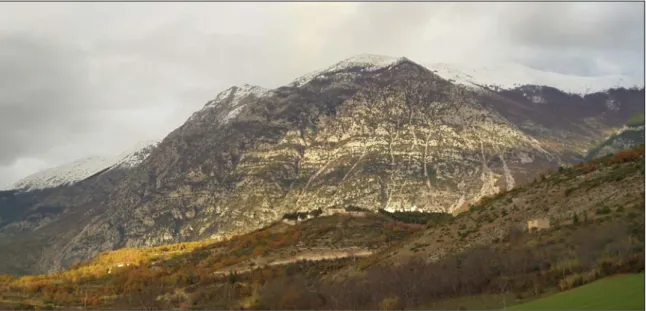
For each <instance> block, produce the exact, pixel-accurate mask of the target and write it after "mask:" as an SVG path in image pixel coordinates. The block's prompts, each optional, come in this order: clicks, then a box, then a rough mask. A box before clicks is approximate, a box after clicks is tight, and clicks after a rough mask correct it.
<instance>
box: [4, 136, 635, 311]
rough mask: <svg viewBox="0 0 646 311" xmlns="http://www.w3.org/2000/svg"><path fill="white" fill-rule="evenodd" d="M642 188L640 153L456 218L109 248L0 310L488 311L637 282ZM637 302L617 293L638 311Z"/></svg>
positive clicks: (9, 281) (312, 225) (384, 218)
mask: <svg viewBox="0 0 646 311" xmlns="http://www.w3.org/2000/svg"><path fill="white" fill-rule="evenodd" d="M643 189H644V149H643V146H642V147H641V148H635V149H633V150H623V151H620V152H618V153H616V154H614V155H610V156H606V157H602V158H599V159H594V160H592V161H588V162H585V163H581V164H577V165H574V166H571V167H567V168H561V169H559V170H558V171H555V172H551V173H550V174H548V175H544V176H543V177H541V178H537V180H536V181H534V182H532V183H531V184H527V185H525V186H519V187H517V188H515V189H514V190H512V191H507V192H504V193H499V194H497V195H495V196H491V197H486V198H484V199H482V200H481V201H480V202H478V203H477V204H474V205H472V206H471V207H470V208H469V209H468V210H467V211H465V212H463V213H461V214H459V215H457V216H451V215H447V214H443V213H424V212H400V213H389V212H386V211H383V210H380V211H378V212H375V213H371V212H365V211H363V213H355V214H335V215H325V214H323V215H321V214H318V215H310V216H313V217H309V218H308V219H303V220H302V221H299V222H298V223H290V222H289V221H276V222H274V223H271V224H270V225H268V226H266V227H263V228H261V229H259V230H256V231H253V232H250V233H247V234H244V235H239V236H233V237H232V238H231V239H228V240H225V241H199V242H189V243H179V244H171V245H164V246H157V247H149V248H130V249H120V250H116V251H108V252H103V253H101V254H100V255H99V256H97V257H95V258H92V259H91V260H87V261H85V262H82V263H79V264H77V265H75V266H74V267H72V268H70V269H68V270H65V271H61V272H59V273H53V274H47V275H39V276H24V277H10V276H0V292H2V295H3V299H2V300H0V308H3V309H21V310H26V309H34V307H35V308H36V309H44V310H48V309H79V308H84V309H87V308H90V309H97V310H98V309H110V310H114V309H133V308H142V309H147V310H164V309H166V310H168V309H188V308H190V309H194V310H195V309H204V310H225V309H227V310H230V309H245V310H288V309H299V310H312V309H318V310H374V309H377V308H379V309H384V310H392V309H400V310H413V309H438V310H451V309H473V310H489V309H491V310H500V309H505V308H506V307H508V306H510V305H512V304H521V303H524V302H527V301H531V300H535V299H538V298H542V297H545V296H546V295H551V294H553V293H554V292H559V291H566V290H569V289H571V288H572V287H577V286H581V285H584V284H586V283H591V282H593V281H595V280H597V279H601V278H606V277H613V279H617V277H618V275H620V274H633V273H639V272H642V274H641V275H639V274H637V275H634V277H635V279H636V280H637V283H639V280H640V279H641V280H642V281H643V269H644V194H643ZM349 210H350V209H349ZM354 210H355V211H356V210H357V209H356V208H355V209H354ZM288 218H289V217H288ZM533 220H544V221H543V222H542V226H541V227H540V230H527V226H528V224H530V223H531V221H533ZM151 284H152V285H153V286H151ZM635 285H636V286H637V285H639V284H635ZM611 292H612V291H611ZM642 292H643V288H641V291H640V288H637V289H635V290H633V292H631V294H630V295H627V297H630V300H631V302H632V300H633V299H634V302H638V303H641V307H642V309H643V296H641V297H640V296H639V295H641V293H642ZM557 296H562V295H557ZM640 298H642V299H640ZM634 302H633V303H634ZM638 306H639V305H637V307H638ZM637 307H635V308H634V309H638V308H637Z"/></svg>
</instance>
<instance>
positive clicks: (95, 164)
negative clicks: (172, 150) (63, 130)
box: [7, 141, 159, 191]
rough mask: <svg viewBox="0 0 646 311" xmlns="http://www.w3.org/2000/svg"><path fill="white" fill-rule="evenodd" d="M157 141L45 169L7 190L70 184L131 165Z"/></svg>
mask: <svg viewBox="0 0 646 311" xmlns="http://www.w3.org/2000/svg"><path fill="white" fill-rule="evenodd" d="M158 143H159V142H156V141H146V142H140V143H138V144H137V145H136V146H134V147H133V148H131V149H129V150H127V151H125V152H123V153H121V154H119V155H117V156H110V157H108V156H91V157H87V158H84V159H80V160H76V161H74V162H71V163H67V164H64V165H61V166H58V167H54V168H50V169H46V170H43V171H40V172H37V173H34V174H32V175H29V176H27V177H25V178H23V179H21V180H19V181H17V182H16V183H14V184H13V186H11V187H10V189H7V190H12V189H16V190H21V191H30V190H37V189H46V188H55V187H59V186H70V185H73V184H74V183H77V182H79V181H82V180H84V179H86V178H89V177H91V176H93V175H95V174H100V173H102V172H105V171H106V170H110V169H114V168H129V167H133V166H136V165H138V164H139V163H141V162H142V161H143V160H145V159H146V157H148V155H150V153H151V152H152V150H153V149H154V148H155V146H156V145H157V144H158Z"/></svg>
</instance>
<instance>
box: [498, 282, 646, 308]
mask: <svg viewBox="0 0 646 311" xmlns="http://www.w3.org/2000/svg"><path fill="white" fill-rule="evenodd" d="M508 310H644V273H640V274H632V275H624V276H615V277H609V278H605V279H601V280H599V281H596V282H593V283H590V284H588V285H584V286H581V287H578V288H575V289H572V290H569V291H565V292H561V293H558V294H554V295H552V296H549V297H545V298H541V299H538V300H534V301H531V302H528V303H524V304H520V305H516V306H512V307H510V308H508Z"/></svg>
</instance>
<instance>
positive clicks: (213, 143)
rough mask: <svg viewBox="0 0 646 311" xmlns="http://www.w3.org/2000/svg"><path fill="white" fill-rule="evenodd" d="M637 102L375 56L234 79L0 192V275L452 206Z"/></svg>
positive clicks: (604, 125)
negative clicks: (99, 152)
mask: <svg viewBox="0 0 646 311" xmlns="http://www.w3.org/2000/svg"><path fill="white" fill-rule="evenodd" d="M643 107H644V89H643V88H642V89H637V88H631V89H626V88H615V89H607V90H605V91H602V92H596V93H590V94H585V95H577V94H570V93H568V92H565V91H562V90H559V89H557V88H554V87H548V86H536V85H524V86H518V87H513V88H506V89H499V88H493V87H487V86H483V87H478V88H472V87H467V86H465V85H462V84H459V83H453V82H451V81H450V80H448V79H446V78H445V77H443V76H442V75H438V74H436V73H434V72H433V71H432V70H429V69H428V68H427V67H424V66H421V65H420V64H418V63H416V62H414V61H412V60H410V59H407V58H405V57H395V58H393V57H384V56H376V55H359V56H356V57H352V58H349V59H346V60H342V61H340V62H338V63H336V64H333V65H331V66H328V67H327V68H325V69H323V70H320V71H316V72H314V73H312V74H309V75H306V76H303V77H301V78H297V79H296V81H295V82H294V83H292V84H289V85H286V86H283V87H279V88H277V89H273V90H267V89H263V88H261V87H258V86H253V85H248V84H246V85H240V86H234V87H231V88H229V89H227V90H225V91H223V92H220V93H219V94H218V95H216V96H215V97H214V98H213V99H212V100H210V101H208V102H207V103H206V104H205V105H204V107H203V108H202V109H200V110H199V111H197V112H195V113H194V114H193V115H192V116H191V117H190V118H188V119H187V120H186V122H185V123H184V124H183V125H182V126H180V127H179V128H177V129H176V130H174V131H172V132H171V133H169V134H168V135H167V136H166V137H165V138H164V139H163V140H162V141H161V142H160V143H159V145H157V146H156V147H155V148H154V149H153V150H152V151H151V153H150V155H148V156H147V157H146V159H145V160H144V161H143V162H141V163H140V164H138V165H136V166H134V167H131V168H128V169H118V170H112V169H111V170H108V171H106V172H103V173H102V174H98V175H96V174H95V175H93V176H90V177H89V178H86V179H83V180H82V181H78V182H75V183H74V184H73V185H71V186H61V187H55V188H47V189H44V190H34V191H26V192H21V191H9V192H6V193H5V192H3V193H2V194H1V195H2V196H3V197H6V199H4V198H3V199H2V200H0V210H4V209H6V210H10V211H8V212H2V213H3V215H12V216H11V218H8V219H2V221H0V223H1V224H2V227H0V248H1V249H2V250H4V252H2V253H1V254H0V259H2V262H3V264H2V265H0V271H1V272H6V273H43V272H51V271H57V270H60V269H64V268H66V267H69V266H71V265H73V264H75V263H78V262H80V261H84V260H87V259H89V258H92V257H95V256H96V255H98V254H99V253H101V252H103V251H107V250H115V249H120V248H133V247H150V246H158V245H164V244H173V243H179V242H187V241H197V240H205V239H223V238H229V237H231V236H232V235H236V234H244V233H247V232H251V231H254V230H257V229H260V228H262V227H265V226H267V225H269V224H272V223H274V222H275V221H277V220H279V219H280V218H281V217H282V215H284V214H286V213H292V212H298V211H301V212H308V211H314V210H319V209H320V210H328V209H331V208H335V207H346V206H350V205H352V206H358V207H361V208H365V209H368V210H372V211H377V210H379V209H384V210H390V211H392V210H418V211H427V212H429V211H432V212H456V211H459V210H463V209H465V208H466V207H468V206H469V205H470V204H474V203H476V202H478V201H479V200H480V199H482V198H483V197H486V196H490V195H493V194H495V193H497V192H499V191H501V190H511V189H514V188H515V187H518V186H522V185H525V184H527V183H529V182H531V181H532V179H533V178H534V176H535V175H536V174H537V173H539V172H541V171H543V170H546V169H550V168H553V169H555V168H557V167H559V166H566V165H569V164H575V163H578V162H580V161H581V160H582V159H583V156H584V154H585V152H586V151H587V150H588V149H590V148H591V147H592V146H593V145H594V144H595V143H596V142H599V141H601V140H602V139H605V138H606V137H607V136H608V133H610V132H613V131H616V130H617V129H619V128H620V127H621V126H622V125H624V124H626V122H627V121H628V120H629V119H630V117H631V116H633V115H634V114H635V113H638V112H643ZM9 201H10V202H12V203H11V204H7V206H8V207H5V203H3V202H9ZM26 246H27V247H26ZM24 252H27V253H28V254H27V255H21V254H22V253H24ZM8 263H10V264H8Z"/></svg>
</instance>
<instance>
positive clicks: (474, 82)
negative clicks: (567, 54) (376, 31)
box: [426, 63, 644, 95]
mask: <svg viewBox="0 0 646 311" xmlns="http://www.w3.org/2000/svg"><path fill="white" fill-rule="evenodd" d="M426 67H427V68H428V69H429V70H431V71H433V72H434V73H436V74H437V75H439V76H441V77H442V78H445V79H450V80H453V81H454V82H455V83H458V84H462V85H466V86H470V87H479V86H489V87H494V88H501V89H513V88H516V87H520V86H522V85H545V86H550V87H554V88H557V89H560V90H561V91H564V92H568V93H573V94H580V95H585V94H588V93H594V92H601V91H605V90H607V89H610V88H615V87H626V88H630V87H634V86H637V87H643V86H644V80H643V77H641V78H640V77H636V76H635V77H633V76H625V75H606V76H593V77H588V76H577V75H566V74H561V73H556V72H549V71H541V70H537V69H533V68H530V67H527V66H524V65H521V64H515V63H495V64H488V65H479V64H449V63H432V64H428V65H426Z"/></svg>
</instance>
